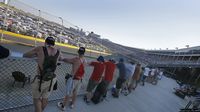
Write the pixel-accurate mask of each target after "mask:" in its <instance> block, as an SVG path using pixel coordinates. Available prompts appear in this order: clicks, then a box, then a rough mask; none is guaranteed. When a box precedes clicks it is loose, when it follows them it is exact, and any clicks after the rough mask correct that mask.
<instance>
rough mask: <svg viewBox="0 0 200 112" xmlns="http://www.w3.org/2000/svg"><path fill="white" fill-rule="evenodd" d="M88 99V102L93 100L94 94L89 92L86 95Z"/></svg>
mask: <svg viewBox="0 0 200 112" xmlns="http://www.w3.org/2000/svg"><path fill="white" fill-rule="evenodd" d="M86 97H87V101H89V100H90V99H91V98H92V93H91V92H88V93H87V94H86Z"/></svg>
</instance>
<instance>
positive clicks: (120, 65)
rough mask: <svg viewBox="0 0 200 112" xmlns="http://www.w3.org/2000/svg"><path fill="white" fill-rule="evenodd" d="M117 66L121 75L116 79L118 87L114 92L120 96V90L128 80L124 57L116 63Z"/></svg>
mask: <svg viewBox="0 0 200 112" xmlns="http://www.w3.org/2000/svg"><path fill="white" fill-rule="evenodd" d="M116 66H117V68H118V69H119V77H118V78H117V81H116V89H115V92H114V93H113V94H112V95H113V97H115V98H118V97H119V91H120V89H121V88H122V85H123V84H124V82H125V81H126V66H125V63H124V59H123V58H120V60H119V63H117V64H116Z"/></svg>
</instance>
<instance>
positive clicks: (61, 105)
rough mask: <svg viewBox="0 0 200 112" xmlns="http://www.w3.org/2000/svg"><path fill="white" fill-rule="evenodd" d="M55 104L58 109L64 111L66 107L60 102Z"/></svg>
mask: <svg viewBox="0 0 200 112" xmlns="http://www.w3.org/2000/svg"><path fill="white" fill-rule="evenodd" d="M57 106H58V107H59V109H60V110H62V111H65V109H66V108H65V106H64V105H63V103H62V102H58V104H57Z"/></svg>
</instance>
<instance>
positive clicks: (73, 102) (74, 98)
mask: <svg viewBox="0 0 200 112" xmlns="http://www.w3.org/2000/svg"><path fill="white" fill-rule="evenodd" d="M76 96H77V91H76V90H74V91H73V95H72V104H75V101H76Z"/></svg>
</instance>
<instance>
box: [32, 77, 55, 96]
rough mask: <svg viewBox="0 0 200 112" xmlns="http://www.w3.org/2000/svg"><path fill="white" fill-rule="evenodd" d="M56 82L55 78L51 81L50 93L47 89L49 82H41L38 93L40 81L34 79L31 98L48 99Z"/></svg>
mask: <svg viewBox="0 0 200 112" xmlns="http://www.w3.org/2000/svg"><path fill="white" fill-rule="evenodd" d="M56 80H57V79H56V78H54V79H53V81H52V85H51V89H50V91H49V87H50V84H51V80H50V81H42V84H41V92H40V91H39V85H40V79H38V78H36V79H35V80H34V82H33V83H32V94H33V98H48V97H49V95H50V94H51V92H52V90H53V86H54V84H55V82H56Z"/></svg>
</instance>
